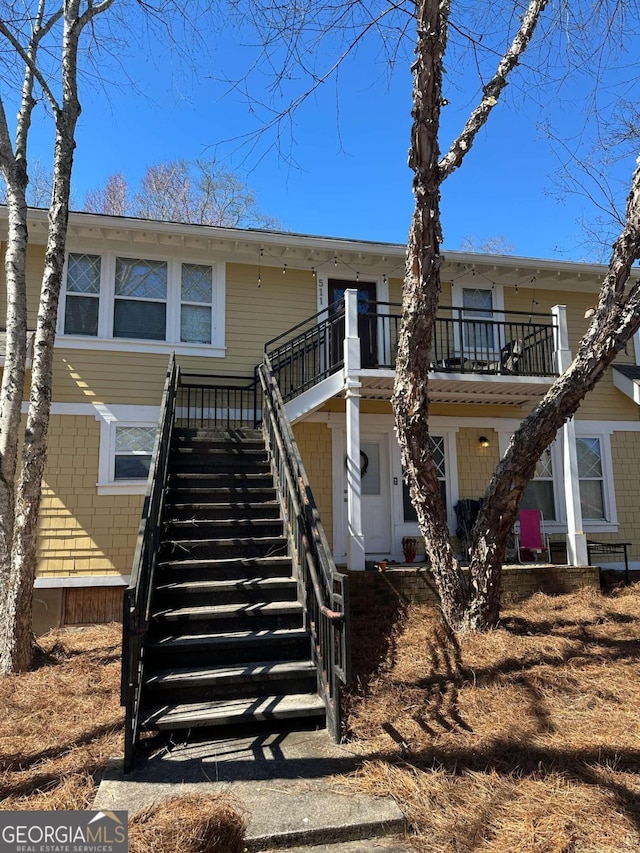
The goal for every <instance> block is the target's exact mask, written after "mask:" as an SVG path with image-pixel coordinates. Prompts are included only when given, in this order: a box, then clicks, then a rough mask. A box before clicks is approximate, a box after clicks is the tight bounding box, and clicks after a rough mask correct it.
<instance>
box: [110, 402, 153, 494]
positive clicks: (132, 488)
mask: <svg viewBox="0 0 640 853" xmlns="http://www.w3.org/2000/svg"><path fill="white" fill-rule="evenodd" d="M100 409H101V411H100V413H99V414H97V415H96V417H97V419H98V420H99V422H100V452H99V455H98V482H97V487H98V494H99V495H127V494H128V495H143V494H144V493H145V491H146V488H147V479H148V476H149V468H150V466H151V459H152V456H153V448H154V445H155V440H156V435H157V432H158V418H159V416H160V408H159V407H158V406H132V405H120V404H117V405H110V406H100Z"/></svg>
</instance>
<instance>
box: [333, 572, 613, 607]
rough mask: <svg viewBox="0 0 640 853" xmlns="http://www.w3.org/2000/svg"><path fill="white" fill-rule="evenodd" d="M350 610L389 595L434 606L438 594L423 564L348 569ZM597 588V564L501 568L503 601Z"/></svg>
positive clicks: (368, 605) (373, 603) (367, 605)
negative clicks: (378, 569) (382, 569)
mask: <svg viewBox="0 0 640 853" xmlns="http://www.w3.org/2000/svg"><path fill="white" fill-rule="evenodd" d="M348 575H349V591H350V599H351V610H352V612H353V613H354V614H360V613H364V612H366V611H367V610H368V609H370V608H372V607H375V606H376V605H381V604H384V603H386V602H387V601H388V600H389V597H390V596H395V597H399V598H400V599H402V600H404V601H406V602H407V603H411V604H429V605H431V606H434V607H435V606H437V605H438V603H439V598H438V594H437V592H436V589H435V585H434V582H433V578H432V577H431V573H430V572H429V570H428V569H427V568H426V567H424V566H416V567H415V568H410V569H409V568H388V569H387V571H386V572H378V571H367V572H348ZM586 586H588V587H595V588H596V589H598V588H599V587H600V572H599V569H598V567H597V566H551V565H546V564H545V565H542V564H541V565H539V566H531V565H527V566H507V567H505V568H504V569H503V570H502V600H503V601H504V602H505V603H506V602H514V601H522V600H523V599H525V598H528V597H529V596H530V595H533V594H534V593H536V592H545V593H547V594H549V595H558V594H560V593H566V592H574V591H575V590H577V589H581V588H582V587H586Z"/></svg>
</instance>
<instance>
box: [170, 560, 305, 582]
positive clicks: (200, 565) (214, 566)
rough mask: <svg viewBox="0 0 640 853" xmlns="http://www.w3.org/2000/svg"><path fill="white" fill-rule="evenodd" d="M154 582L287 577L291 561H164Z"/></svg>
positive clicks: (290, 569)
mask: <svg viewBox="0 0 640 853" xmlns="http://www.w3.org/2000/svg"><path fill="white" fill-rule="evenodd" d="M158 570H159V573H158V581H159V582H162V580H163V579H164V581H165V582H167V581H166V577H167V575H169V576H170V577H172V578H178V579H179V580H181V581H185V582H186V581H198V580H213V579H215V580H216V581H223V580H245V579H246V578H247V577H248V576H249V575H250V574H253V573H255V574H256V575H259V576H260V577H262V578H268V577H273V578H275V577H290V575H291V571H292V561H291V557H287V556H282V557H244V558H238V557H229V558H225V559H220V560H189V559H176V560H165V561H161V562H160V563H158Z"/></svg>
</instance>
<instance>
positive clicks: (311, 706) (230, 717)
mask: <svg viewBox="0 0 640 853" xmlns="http://www.w3.org/2000/svg"><path fill="white" fill-rule="evenodd" d="M324 712H325V708H324V703H323V702H322V699H320V697H319V696H317V695H316V694H314V693H302V694H297V693H294V694H290V695H276V696H249V697H246V698H243V699H232V700H228V701H224V700H223V701H214V702H194V703H191V704H184V705H163V706H161V707H158V708H152V709H149V710H146V711H144V710H143V711H142V714H141V725H142V727H143V728H146V729H150V728H156V729H161V730H163V729H166V730H171V729H187V728H204V727H206V726H226V725H231V724H235V723H253V722H256V721H262V720H290V719H295V718H301V717H307V718H313V717H324Z"/></svg>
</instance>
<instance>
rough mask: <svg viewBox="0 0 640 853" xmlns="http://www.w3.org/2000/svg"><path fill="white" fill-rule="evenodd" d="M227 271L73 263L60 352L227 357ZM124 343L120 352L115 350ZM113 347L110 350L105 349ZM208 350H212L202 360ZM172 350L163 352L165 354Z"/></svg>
mask: <svg viewBox="0 0 640 853" xmlns="http://www.w3.org/2000/svg"><path fill="white" fill-rule="evenodd" d="M224 300H225V293H224V265H223V264H221V263H214V264H196V263H186V262H182V261H180V260H177V259H170V260H161V259H151V258H139V257H124V256H115V255H110V254H105V255H92V254H87V253H75V252H72V253H71V254H70V255H69V257H68V260H67V267H66V277H65V290H64V295H63V300H62V301H61V305H62V306H63V311H61V314H62V315H63V316H62V317H61V320H60V329H59V331H60V333H61V335H63V336H66V339H65V338H64V337H63V338H62V339H59V340H58V346H64V347H69V346H71V347H86V346H87V345H88V342H85V343H83V342H82V341H80V340H77V341H74V340H73V338H74V337H75V336H78V337H80V336H82V337H83V338H85V339H86V338H94V339H95V341H96V343H95V344H94V345H93V346H95V347H97V348H114V349H118V348H120V349H122V348H131V345H130V344H125V341H127V342H140V343H138V344H137V345H135V346H134V348H135V349H140V350H149V351H163V350H162V348H161V347H160V348H159V345H161V344H173V345H176V346H175V347H172V348H177V349H179V350H180V351H181V352H187V353H188V352H189V351H191V350H193V354H207V355H218V356H222V355H224ZM118 341H119V344H118V343H116V342H118ZM107 342H110V343H107ZM203 346H206V347H208V349H207V350H206V353H201V348H202V347H203ZM166 349H167V348H166V346H165V347H164V351H166Z"/></svg>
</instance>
